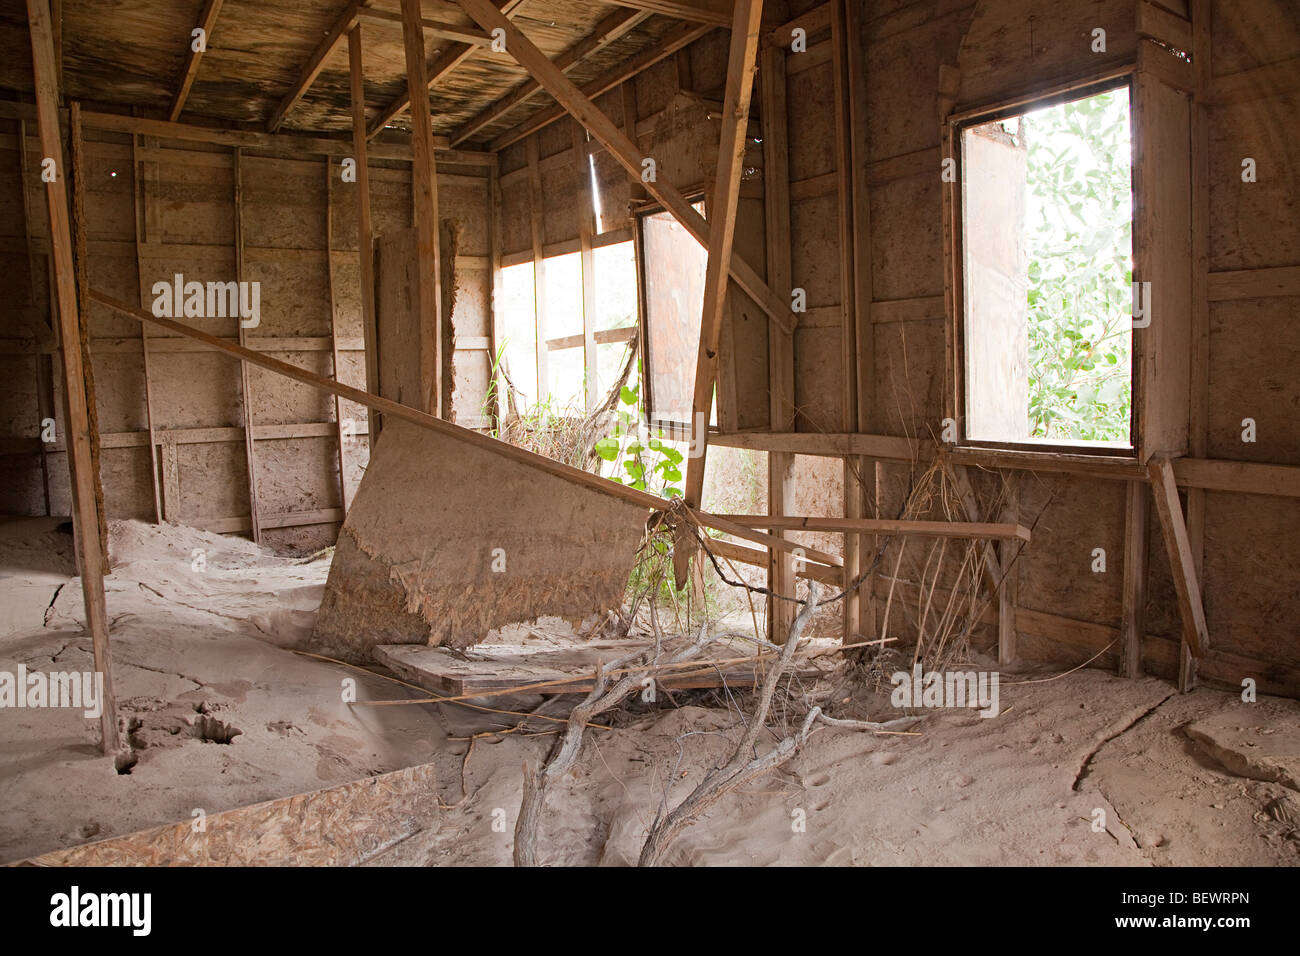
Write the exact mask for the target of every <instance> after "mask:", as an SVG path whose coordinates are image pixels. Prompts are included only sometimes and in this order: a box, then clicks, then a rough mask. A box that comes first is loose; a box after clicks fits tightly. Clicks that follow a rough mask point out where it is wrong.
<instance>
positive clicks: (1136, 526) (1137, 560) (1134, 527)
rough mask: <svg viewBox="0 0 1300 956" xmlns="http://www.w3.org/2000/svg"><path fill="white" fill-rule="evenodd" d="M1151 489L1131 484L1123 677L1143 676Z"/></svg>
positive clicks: (1126, 534) (1126, 541) (1126, 517)
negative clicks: (1148, 492) (1148, 494)
mask: <svg viewBox="0 0 1300 956" xmlns="http://www.w3.org/2000/svg"><path fill="white" fill-rule="evenodd" d="M1147 501H1148V499H1147V486H1146V483H1145V482H1141V481H1130V482H1129V483H1128V496H1127V500H1126V504H1125V509H1124V585H1123V587H1124V598H1123V615H1122V618H1121V623H1120V638H1121V647H1120V657H1119V664H1120V676H1121V677H1141V676H1142V639H1143V637H1145V631H1146V626H1145V618H1146V597H1147V589H1146V583H1147V538H1148V534H1147V527H1148V520H1147V515H1148V509H1147Z"/></svg>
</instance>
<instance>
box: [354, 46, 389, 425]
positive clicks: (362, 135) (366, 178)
mask: <svg viewBox="0 0 1300 956" xmlns="http://www.w3.org/2000/svg"><path fill="white" fill-rule="evenodd" d="M348 74H349V89H350V93H351V96H350V99H351V104H352V146H353V149H354V150H355V151H356V155H355V157H354V158H355V159H356V161H357V182H356V187H357V258H358V259H359V260H360V266H361V334H362V336H363V338H364V340H365V348H366V391H368V392H378V391H379V334H378V331H377V329H376V320H375V246H374V232H373V227H372V225H371V220H370V165H369V149H370V146H369V144H368V143H367V142H366V90H365V82H364V74H363V71H362V63H361V25H360V24H357V25H356V26H354V27H353V28H352V30H351V32H350V33H348ZM366 412H367V414H368V416H369V422H368V429H367V430H368V436H367V440H368V442H369V444H370V447H371V448H372V449H373V448H374V447H375V442H376V441H377V440H378V438H379V429H380V424H381V423H380V421H379V416H378V415H377V414H376V413H375V411H374V409H370V408H368V409H366Z"/></svg>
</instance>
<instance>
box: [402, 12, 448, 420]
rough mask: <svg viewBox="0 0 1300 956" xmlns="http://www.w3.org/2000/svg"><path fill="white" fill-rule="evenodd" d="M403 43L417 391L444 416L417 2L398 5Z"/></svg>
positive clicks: (433, 181) (434, 213) (434, 197)
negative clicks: (415, 264)
mask: <svg viewBox="0 0 1300 956" xmlns="http://www.w3.org/2000/svg"><path fill="white" fill-rule="evenodd" d="M402 39H403V42H404V45H405V49H406V86H407V91H408V93H409V94H410V99H411V155H412V163H411V196H412V198H413V200H414V205H415V229H416V233H417V243H418V248H417V255H418V257H419V268H418V274H419V289H418V291H419V308H418V313H419V315H420V388H421V390H422V391H423V392H424V402H425V407H424V409H423V410H424V411H427V412H428V413H429V414H430V415H436V416H438V417H439V418H442V417H443V413H444V408H443V404H444V402H443V393H442V391H443V382H442V360H441V357H440V356H441V351H442V277H441V265H442V257H441V255H440V251H439V245H440V243H441V236H440V235H439V222H438V176H437V169H436V168H435V165H434V155H433V117H432V115H431V114H430V112H429V82H428V67H427V65H426V63H425V58H424V28H423V25H422V24H421V22H420V0H402Z"/></svg>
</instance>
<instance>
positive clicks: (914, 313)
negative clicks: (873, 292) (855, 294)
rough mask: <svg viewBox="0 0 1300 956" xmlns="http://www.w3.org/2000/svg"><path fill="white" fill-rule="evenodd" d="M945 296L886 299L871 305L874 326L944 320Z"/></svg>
mask: <svg viewBox="0 0 1300 956" xmlns="http://www.w3.org/2000/svg"><path fill="white" fill-rule="evenodd" d="M943 318H944V312H943V296H941V295H923V296H917V297H916V298H911V299H885V300H882V301H879V302H872V303H871V321H872V323H873V324H880V323H883V322H930V321H935V320H942V319H943Z"/></svg>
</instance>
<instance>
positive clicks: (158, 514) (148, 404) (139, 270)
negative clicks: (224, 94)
mask: <svg viewBox="0 0 1300 956" xmlns="http://www.w3.org/2000/svg"><path fill="white" fill-rule="evenodd" d="M139 147H140V137H139V136H137V135H136V134H135V133H132V134H131V192H132V198H133V200H134V204H133V205H132V213H133V216H132V221H131V225H132V230H133V233H134V236H135V269H136V280H137V284H138V285H139V289H140V305H141V306H142V307H143V306H144V305H145V303H146V301H147V296H148V293H147V292H146V290H145V272H144V258H143V256H141V254H140V250H141V248H142V247H143V245H144V240H145V235H144V233H143V230H142V225H141V223H142V220H143V221H147V220H148V212H147V211H146V204H147V203H148V198H147V197H145V196H144V194H143V191H142V190H141V189H140V176H141V162H140V150H139ZM150 165H151V167H152V171H153V175H154V176H155V177H156V176H157V173H158V167H157V164H156V163H151V164H150ZM140 360H141V365H142V374H143V377H144V417H145V424H146V426H147V427H148V429H149V472H150V476H151V477H152V479H153V514H154V519H153V520H154V523H155V524H158V523H161V522H162V520H163V495H162V482H161V481H160V480H159V479H160V476H159V472H158V442H157V435H156V433H155V431H154V419H153V390H152V387H151V385H150V377H149V366H150V362H149V330H148V329H147V328H145V327H144V326H143V325H142V326H140Z"/></svg>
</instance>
